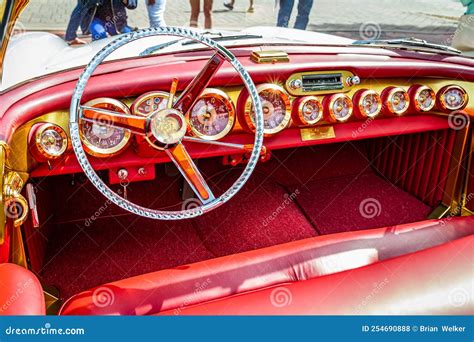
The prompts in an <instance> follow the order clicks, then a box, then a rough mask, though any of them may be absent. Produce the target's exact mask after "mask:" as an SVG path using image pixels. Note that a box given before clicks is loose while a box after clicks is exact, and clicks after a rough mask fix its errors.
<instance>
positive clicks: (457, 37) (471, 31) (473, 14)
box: [451, 0, 474, 55]
mask: <svg viewBox="0 0 474 342" xmlns="http://www.w3.org/2000/svg"><path fill="white" fill-rule="evenodd" d="M461 3H462V4H463V5H464V6H465V7H466V12H465V13H464V15H463V16H462V17H461V18H460V19H459V24H458V28H457V29H456V32H455V33H454V36H453V41H452V43H451V45H452V46H453V47H454V48H456V49H458V50H461V51H464V52H469V54H473V55H474V0H461Z"/></svg>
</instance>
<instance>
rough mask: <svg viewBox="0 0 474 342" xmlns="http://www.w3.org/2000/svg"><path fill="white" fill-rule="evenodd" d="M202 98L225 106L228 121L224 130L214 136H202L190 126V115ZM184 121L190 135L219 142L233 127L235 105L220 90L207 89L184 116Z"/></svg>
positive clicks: (202, 134)
mask: <svg viewBox="0 0 474 342" xmlns="http://www.w3.org/2000/svg"><path fill="white" fill-rule="evenodd" d="M204 98H216V99H219V101H223V102H224V104H225V106H226V109H227V113H228V115H229V120H228V121H227V125H226V126H225V127H224V129H223V130H222V131H220V132H219V133H218V134H215V135H208V134H204V133H202V132H200V131H199V130H198V129H197V128H196V127H194V125H193V124H192V120H191V113H192V112H193V110H194V107H195V106H196V105H197V103H198V102H199V101H200V100H202V99H204ZM186 121H187V123H188V127H189V131H190V133H191V134H192V135H194V136H196V137H198V138H201V139H204V140H219V139H222V138H223V137H225V136H226V135H227V134H228V133H229V132H230V131H231V130H232V128H233V127H234V124H235V105H234V103H233V102H232V99H231V98H230V97H229V95H227V94H226V93H225V92H223V91H222V90H219V89H215V88H207V89H205V90H204V91H203V92H202V94H201V96H200V97H199V99H198V101H196V104H195V105H194V106H193V108H191V109H190V110H189V112H188V113H187V114H186Z"/></svg>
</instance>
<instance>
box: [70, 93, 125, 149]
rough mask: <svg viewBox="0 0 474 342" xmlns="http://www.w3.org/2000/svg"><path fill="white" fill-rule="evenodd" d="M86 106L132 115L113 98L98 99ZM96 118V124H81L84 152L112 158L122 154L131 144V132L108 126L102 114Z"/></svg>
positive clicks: (121, 103)
mask: <svg viewBox="0 0 474 342" xmlns="http://www.w3.org/2000/svg"><path fill="white" fill-rule="evenodd" d="M84 106H87V107H95V108H101V109H108V110H111V111H115V112H120V113H124V114H127V115H131V114H130V110H129V109H128V107H127V106H126V105H125V104H124V103H123V102H121V101H119V100H115V99H111V98H105V97H104V98H98V99H95V100H92V101H89V102H87V103H86V104H85V105H84ZM96 116H97V118H96V120H95V122H88V121H84V120H83V121H81V123H80V130H79V132H80V135H81V140H82V143H83V144H84V150H85V151H86V152H87V153H89V154H90V155H92V156H95V157H110V156H113V155H116V154H118V153H120V152H122V151H123V150H124V149H125V148H126V147H127V146H128V144H129V142H130V136H131V133H130V131H129V130H127V129H123V128H118V127H112V126H110V125H108V124H107V120H106V119H104V120H101V117H100V116H101V115H100V113H96Z"/></svg>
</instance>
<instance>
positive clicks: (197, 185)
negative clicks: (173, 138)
mask: <svg viewBox="0 0 474 342" xmlns="http://www.w3.org/2000/svg"><path fill="white" fill-rule="evenodd" d="M166 153H167V154H168V156H169V157H170V158H171V160H172V161H173V163H174V164H175V165H176V167H177V168H178V170H179V171H180V172H181V174H182V175H183V177H184V179H186V181H187V182H188V184H189V186H191V188H192V189H193V191H194V193H195V194H196V196H197V197H198V198H199V200H200V201H201V203H202V204H206V203H209V202H211V201H213V200H215V196H214V194H213V193H212V191H211V189H210V188H209V186H208V185H207V183H206V181H205V180H204V177H203V176H202V174H201V172H200V171H199V169H198V168H197V166H196V164H195V163H194V161H193V160H192V159H191V156H190V155H189V154H188V151H186V148H185V147H184V145H183V144H181V143H179V144H177V145H176V146H174V147H171V148H168V149H166Z"/></svg>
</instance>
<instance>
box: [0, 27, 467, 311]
mask: <svg viewBox="0 0 474 342" xmlns="http://www.w3.org/2000/svg"><path fill="white" fill-rule="evenodd" d="M161 36H168V37H169V36H172V37H173V39H174V40H173V41H169V42H168V43H167V44H166V45H167V46H168V47H169V46H170V45H172V44H180V45H182V46H184V49H183V50H182V51H177V52H176V51H173V52H169V50H167V48H163V46H157V47H156V46H155V47H154V48H152V49H151V50H150V51H152V52H151V53H145V54H143V55H142V56H135V57H130V58H126V59H117V60H114V59H110V60H106V61H104V59H106V58H107V56H109V55H110V54H111V53H113V52H114V51H115V50H116V49H118V48H123V47H126V46H128V44H133V42H134V41H135V40H137V39H139V38H140V39H141V38H146V37H152V38H154V39H159V38H160V37H161ZM212 38H213V37H209V36H206V35H202V34H201V33H198V32H196V31H189V30H186V29H177V28H160V29H145V30H140V31H137V32H132V33H131V34H126V35H123V36H121V37H120V38H119V39H117V40H113V39H111V40H109V41H108V43H107V45H105V46H104V48H103V49H102V50H100V52H99V53H98V54H97V55H96V56H95V57H93V58H92V59H91V61H90V63H89V64H88V65H87V66H84V65H82V66H81V67H73V68H69V69H67V70H65V71H58V72H52V73H49V74H47V75H44V76H41V77H36V78H34V79H31V80H28V81H26V82H22V83H19V84H16V85H14V86H11V87H9V88H7V89H4V90H3V91H2V92H1V94H0V189H2V191H1V192H0V202H2V206H4V207H5V210H1V211H0V263H1V264H0V279H1V281H0V283H1V284H0V286H1V289H0V299H2V302H3V300H7V299H8V298H11V296H12V294H14V293H15V291H18V287H19V286H20V289H21V291H22V293H23V295H22V296H21V297H20V299H18V300H16V301H14V303H12V305H9V306H8V307H7V308H6V309H5V308H4V309H2V313H4V314H46V313H48V314H61V315H108V314H110V315H117V314H122V315H185V314H189V315H210V314H211V315H213V314H217V315H220V314H472V313H474V296H473V289H472V281H473V278H472V277H473V273H472V261H473V252H472V251H473V247H474V246H473V243H474V236H473V234H474V218H473V217H472V216H471V215H472V213H473V212H474V202H473V201H472V192H473V191H474V189H473V187H474V178H473V176H472V170H473V169H472V167H473V165H472V162H473V161H472V158H471V152H472V146H471V144H472V142H473V140H472V127H471V123H470V122H471V117H472V116H473V115H474V60H473V59H472V58H468V57H464V56H462V55H460V54H457V53H454V52H451V51H443V50H437V49H436V48H435V47H429V48H427V47H417V46H414V47H412V48H404V47H401V46H395V47H389V48H387V47H386V46H383V45H376V46H374V45H370V44H369V45H364V44H359V45H355V44H352V45H343V44H341V45H327V44H308V43H301V42H298V41H287V42H286V43H285V42H283V41H280V42H273V43H268V42H266V41H265V39H264V38H262V37H260V38H259V37H257V36H255V37H253V38H252V40H251V43H249V42H248V41H246V40H245V39H242V40H241V41H240V40H236V42H235V43H234V44H231V45H226V44H225V42H220V41H219V40H213V39H212ZM198 43H199V44H198ZM186 44H187V45H186ZM192 44H195V45H194V46H193V45H192ZM161 48H163V50H160V49H161ZM148 52H149V51H148ZM459 294H461V295H465V294H467V296H465V300H464V301H463V302H462V303H461V304H459V302H456V301H454V302H453V298H456V296H459Z"/></svg>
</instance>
